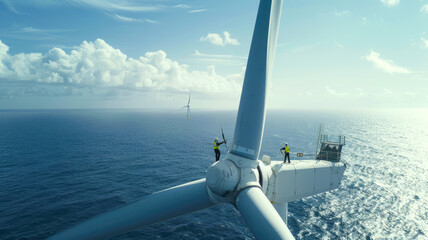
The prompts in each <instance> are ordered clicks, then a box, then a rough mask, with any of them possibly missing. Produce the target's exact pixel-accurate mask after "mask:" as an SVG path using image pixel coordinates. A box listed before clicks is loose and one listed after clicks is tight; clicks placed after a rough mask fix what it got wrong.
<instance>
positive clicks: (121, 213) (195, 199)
mask: <svg viewBox="0 0 428 240" xmlns="http://www.w3.org/2000/svg"><path fill="white" fill-rule="evenodd" d="M213 205H214V203H213V202H212V201H211V199H210V197H209V195H208V192H207V188H206V184H205V179H200V180H197V181H193V182H189V183H186V184H183V185H179V186H176V187H173V188H169V189H166V190H163V191H160V192H157V193H153V194H151V195H148V196H146V197H144V198H142V199H141V200H139V201H137V202H134V203H132V204H129V205H127V206H124V207H122V208H119V209H116V210H113V211H111V212H108V213H105V214H102V215H99V216H96V217H94V218H91V219H89V220H86V221H85V222H83V223H81V224H79V225H77V226H74V227H72V228H70V229H67V230H65V231H63V232H60V233H59V234H56V235H54V236H52V237H50V238H49V239H61V240H64V239H105V238H110V237H113V236H116V235H119V234H121V233H125V232H128V231H131V230H133V229H135V228H138V227H141V226H145V225H149V224H152V223H156V222H161V221H163V220H166V219H169V218H174V217H178V216H180V215H184V214H186V213H190V212H194V211H198V210H201V209H204V208H207V207H211V206H213Z"/></svg>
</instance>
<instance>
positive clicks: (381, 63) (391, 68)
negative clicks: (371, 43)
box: [366, 51, 410, 74]
mask: <svg viewBox="0 0 428 240" xmlns="http://www.w3.org/2000/svg"><path fill="white" fill-rule="evenodd" d="M366 60H367V61H368V62H370V63H372V64H373V65H374V66H375V67H376V68H378V69H380V70H382V71H384V72H387V73H390V74H393V73H409V72H410V71H409V70H407V69H406V68H404V67H401V66H398V65H396V64H395V63H394V62H393V61H392V60H385V59H382V58H380V55H379V53H377V52H374V51H370V53H369V55H367V56H366Z"/></svg>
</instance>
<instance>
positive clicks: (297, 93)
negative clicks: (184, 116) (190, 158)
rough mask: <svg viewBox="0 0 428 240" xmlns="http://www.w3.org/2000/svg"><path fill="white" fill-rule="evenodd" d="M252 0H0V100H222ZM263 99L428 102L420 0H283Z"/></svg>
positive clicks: (107, 103)
mask: <svg viewBox="0 0 428 240" xmlns="http://www.w3.org/2000/svg"><path fill="white" fill-rule="evenodd" d="M258 4H259V1H258V0H233V1H230V0H217V1H202V0H188V1H179V0H157V1H154V0H140V1H137V0H122V1H114V0H103V1H101V0H67V1H53V0H39V1H30V0H13V1H12V0H0V109H69V108H79V109H80V108H138V109H140V108H142V109H178V108H180V107H182V106H184V105H186V104H187V98H188V95H189V92H190V94H191V103H190V106H191V108H193V109H232V110H234V109H235V110H236V109H237V108H238V105H239V98H240V91H241V87H242V82H243V79H244V73H245V66H246V61H247V56H248V52H249V48H250V41H251V37H252V33H253V28H254V23H255V18H256V14H257V8H258ZM267 106H268V109H320V108H328V109H358V108H428V0H406V1H404V0H401V1H400V0H360V1H355V0H325V1H317V0H307V1H302V0H286V1H284V5H283V9H282V16H281V23H280V27H279V35H278V44H277V49H276V56H275V63H274V67H273V73H272V79H271V82H270V83H269V87H268V101H267Z"/></svg>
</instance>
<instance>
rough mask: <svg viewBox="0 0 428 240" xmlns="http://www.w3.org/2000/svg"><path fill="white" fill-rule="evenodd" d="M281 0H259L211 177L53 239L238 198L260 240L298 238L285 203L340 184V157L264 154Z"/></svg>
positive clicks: (112, 230)
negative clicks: (221, 152) (230, 129)
mask: <svg viewBox="0 0 428 240" xmlns="http://www.w3.org/2000/svg"><path fill="white" fill-rule="evenodd" d="M281 7H282V0H261V1H260V5H259V10H258V14H257V20H256V24H255V28H254V33H253V39H252V43H251V49H250V54H249V57H248V63H247V68H246V73H245V79H244V83H243V88H242V94H241V100H240V105H239V110H238V116H237V119H236V125H235V132H234V136H233V143H232V148H231V150H230V151H229V152H228V153H227V155H226V157H225V158H224V159H223V160H222V161H218V162H215V163H214V164H212V165H211V166H210V167H209V168H208V170H207V174H206V178H204V179H200V180H196V181H193V182H189V183H186V184H182V185H179V186H176V187H172V188H169V189H166V190H163V191H160V192H156V193H153V194H151V195H148V196H145V197H143V198H142V199H140V200H138V201H137V202H134V203H132V204H129V205H127V206H124V207H122V208H119V209H116V210H113V211H111V212H108V213H105V214H102V215H99V216H96V217H94V218H92V219H89V220H87V221H85V222H83V223H81V224H79V225H77V226H74V227H72V228H70V229H68V230H65V231H63V232H60V233H59V234H57V235H54V236H53V237H51V238H50V239H61V240H64V239H103V238H109V237H112V236H116V235H119V234H121V233H125V232H128V231H131V230H133V229H135V228H139V227H141V226H145V225H149V224H153V223H156V222H160V221H163V220H166V219H169V218H174V217H177V216H180V215H183V214H187V213H190V212H194V211H199V210H202V209H204V208H208V207H211V206H214V205H217V204H224V203H229V204H232V205H234V206H235V207H236V208H237V209H238V210H239V212H240V213H241V214H242V216H243V218H244V219H245V221H246V223H247V225H248V227H249V228H250V230H251V232H252V233H253V234H254V236H255V237H256V238H257V239H294V237H293V236H292V234H291V232H290V231H289V229H288V227H287V225H286V223H287V211H288V205H287V203H288V202H290V201H296V200H298V199H300V198H302V197H306V196H311V195H314V194H318V193H321V192H325V191H329V190H332V189H335V188H337V187H338V185H339V183H340V180H341V178H342V176H343V173H344V171H345V165H344V164H343V163H341V162H331V161H322V160H321V161H316V160H306V161H294V162H295V163H291V164H282V161H281V162H274V161H271V160H270V157H268V156H263V157H262V159H261V160H259V159H258V158H259V153H260V147H261V143H262V136H263V129H264V121H265V99H266V89H267V88H266V85H267V82H268V80H269V78H270V75H271V69H272V66H273V59H274V53H275V45H276V39H277V33H278V25H279V19H280V14H281Z"/></svg>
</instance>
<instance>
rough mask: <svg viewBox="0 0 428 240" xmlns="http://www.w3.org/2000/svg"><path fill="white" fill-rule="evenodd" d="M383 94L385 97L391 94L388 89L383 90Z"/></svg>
mask: <svg viewBox="0 0 428 240" xmlns="http://www.w3.org/2000/svg"><path fill="white" fill-rule="evenodd" d="M383 93H384V94H387V95H391V94H392V92H391V90H389V89H388V88H385V89H383Z"/></svg>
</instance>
